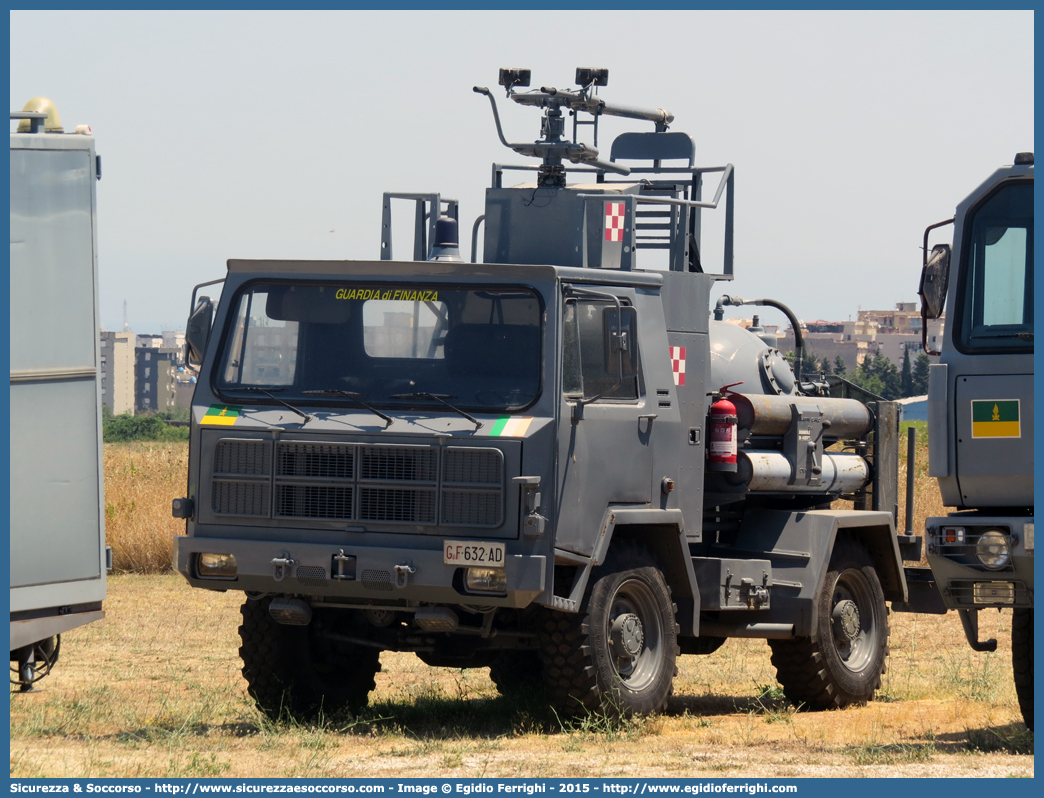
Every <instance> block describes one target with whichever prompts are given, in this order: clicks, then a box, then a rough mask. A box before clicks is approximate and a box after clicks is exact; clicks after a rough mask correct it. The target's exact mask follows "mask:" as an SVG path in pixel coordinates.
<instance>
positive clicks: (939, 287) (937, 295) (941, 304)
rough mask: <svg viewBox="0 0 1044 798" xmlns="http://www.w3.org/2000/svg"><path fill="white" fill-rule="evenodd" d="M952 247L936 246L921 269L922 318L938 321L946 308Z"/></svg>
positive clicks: (918, 290)
mask: <svg viewBox="0 0 1044 798" xmlns="http://www.w3.org/2000/svg"><path fill="white" fill-rule="evenodd" d="M950 254H951V250H950V245H949V244H936V245H935V246H934V247H932V253H931V255H929V256H928V259H927V260H926V261H925V263H924V267H923V268H922V269H921V286H920V288H918V289H917V293H919V294H920V295H921V316H922V317H923V318H924V319H937V318H939V317H940V316H942V314H943V310H944V309H945V307H946V288H947V286H948V285H949V282H950Z"/></svg>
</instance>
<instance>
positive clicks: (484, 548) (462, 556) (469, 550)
mask: <svg viewBox="0 0 1044 798" xmlns="http://www.w3.org/2000/svg"><path fill="white" fill-rule="evenodd" d="M442 561H443V562H444V563H445V564H446V565H484V566H486V567H487V568H503V567H504V544H503V543H485V542H482V543H477V542H475V541H473V540H447V541H446V542H445V543H443V544H442Z"/></svg>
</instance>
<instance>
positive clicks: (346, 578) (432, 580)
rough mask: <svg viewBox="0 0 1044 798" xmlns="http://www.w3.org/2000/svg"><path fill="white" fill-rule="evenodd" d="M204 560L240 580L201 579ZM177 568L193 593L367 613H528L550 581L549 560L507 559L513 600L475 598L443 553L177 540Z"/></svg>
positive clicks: (507, 597)
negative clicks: (216, 560) (213, 556)
mask: <svg viewBox="0 0 1044 798" xmlns="http://www.w3.org/2000/svg"><path fill="white" fill-rule="evenodd" d="M201 552H212V553H217V554H231V555H233V556H235V558H236V562H237V565H238V569H237V575H236V577H235V578H232V579H214V578H201V577H200V576H199V573H198V571H197V555H198V554H200V553H201ZM335 557H339V558H342V559H339V560H335V559H334V558H335ZM343 558H347V559H343ZM352 558H354V560H353V559H352ZM174 566H175V568H176V569H177V570H178V572H179V573H181V575H182V576H184V577H185V579H187V580H188V582H189V584H191V585H192V586H193V587H200V588H205V589H208V590H243V591H251V592H254V591H256V592H260V593H284V594H297V595H307V596H315V597H321V598H325V599H327V600H333V601H334V602H335V603H340V602H344V603H346V604H358V605H360V606H365V605H373V604H378V605H384V604H391V605H395V604H402V605H403V606H407V605H412V604H417V603H425V604H468V605H481V606H494V607H525V606H528V605H529V604H530V603H532V601H533V600H534V599H535V598H536V597H537V596H539V595H540V594H541V593H543V592H544V580H545V573H546V559H545V557H544V556H542V555H519V554H516V555H511V554H508V555H507V557H506V558H505V563H504V570H505V575H506V576H507V591H506V593H502V594H499V595H496V594H492V595H491V594H488V593H468V592H465V589H464V585H463V578H462V577H463V574H462V573H460V572H461V571H462V570H463V569H462V568H460V567H459V566H455V565H446V564H444V563H443V554H442V550H441V549H436V550H431V549H423V550H421V549H415V548H391V547H376V546H373V547H371V546H336V545H333V544H328V543H295V542H288V541H272V540H241V539H230V538H210V537H199V538H196V537H185V536H175V538H174ZM397 566H398V567H397ZM338 572H340V573H338ZM339 577H340V578H339Z"/></svg>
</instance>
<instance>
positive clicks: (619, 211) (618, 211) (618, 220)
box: [605, 202, 624, 241]
mask: <svg viewBox="0 0 1044 798" xmlns="http://www.w3.org/2000/svg"><path fill="white" fill-rule="evenodd" d="M623 228H624V204H623V203H622V202H607V203H605V240H606V241H623V233H624V231H623Z"/></svg>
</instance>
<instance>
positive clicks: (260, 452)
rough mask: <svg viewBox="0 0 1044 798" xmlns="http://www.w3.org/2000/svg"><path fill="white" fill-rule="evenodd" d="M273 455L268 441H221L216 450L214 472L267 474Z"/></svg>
mask: <svg viewBox="0 0 1044 798" xmlns="http://www.w3.org/2000/svg"><path fill="white" fill-rule="evenodd" d="M271 456H272V447H271V444H269V443H268V441H221V442H220V443H218V445H217V449H216V451H215V452H214V473H215V474H247V475H251V476H263V475H267V474H268V473H270V465H269V458H270V457H271Z"/></svg>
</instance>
